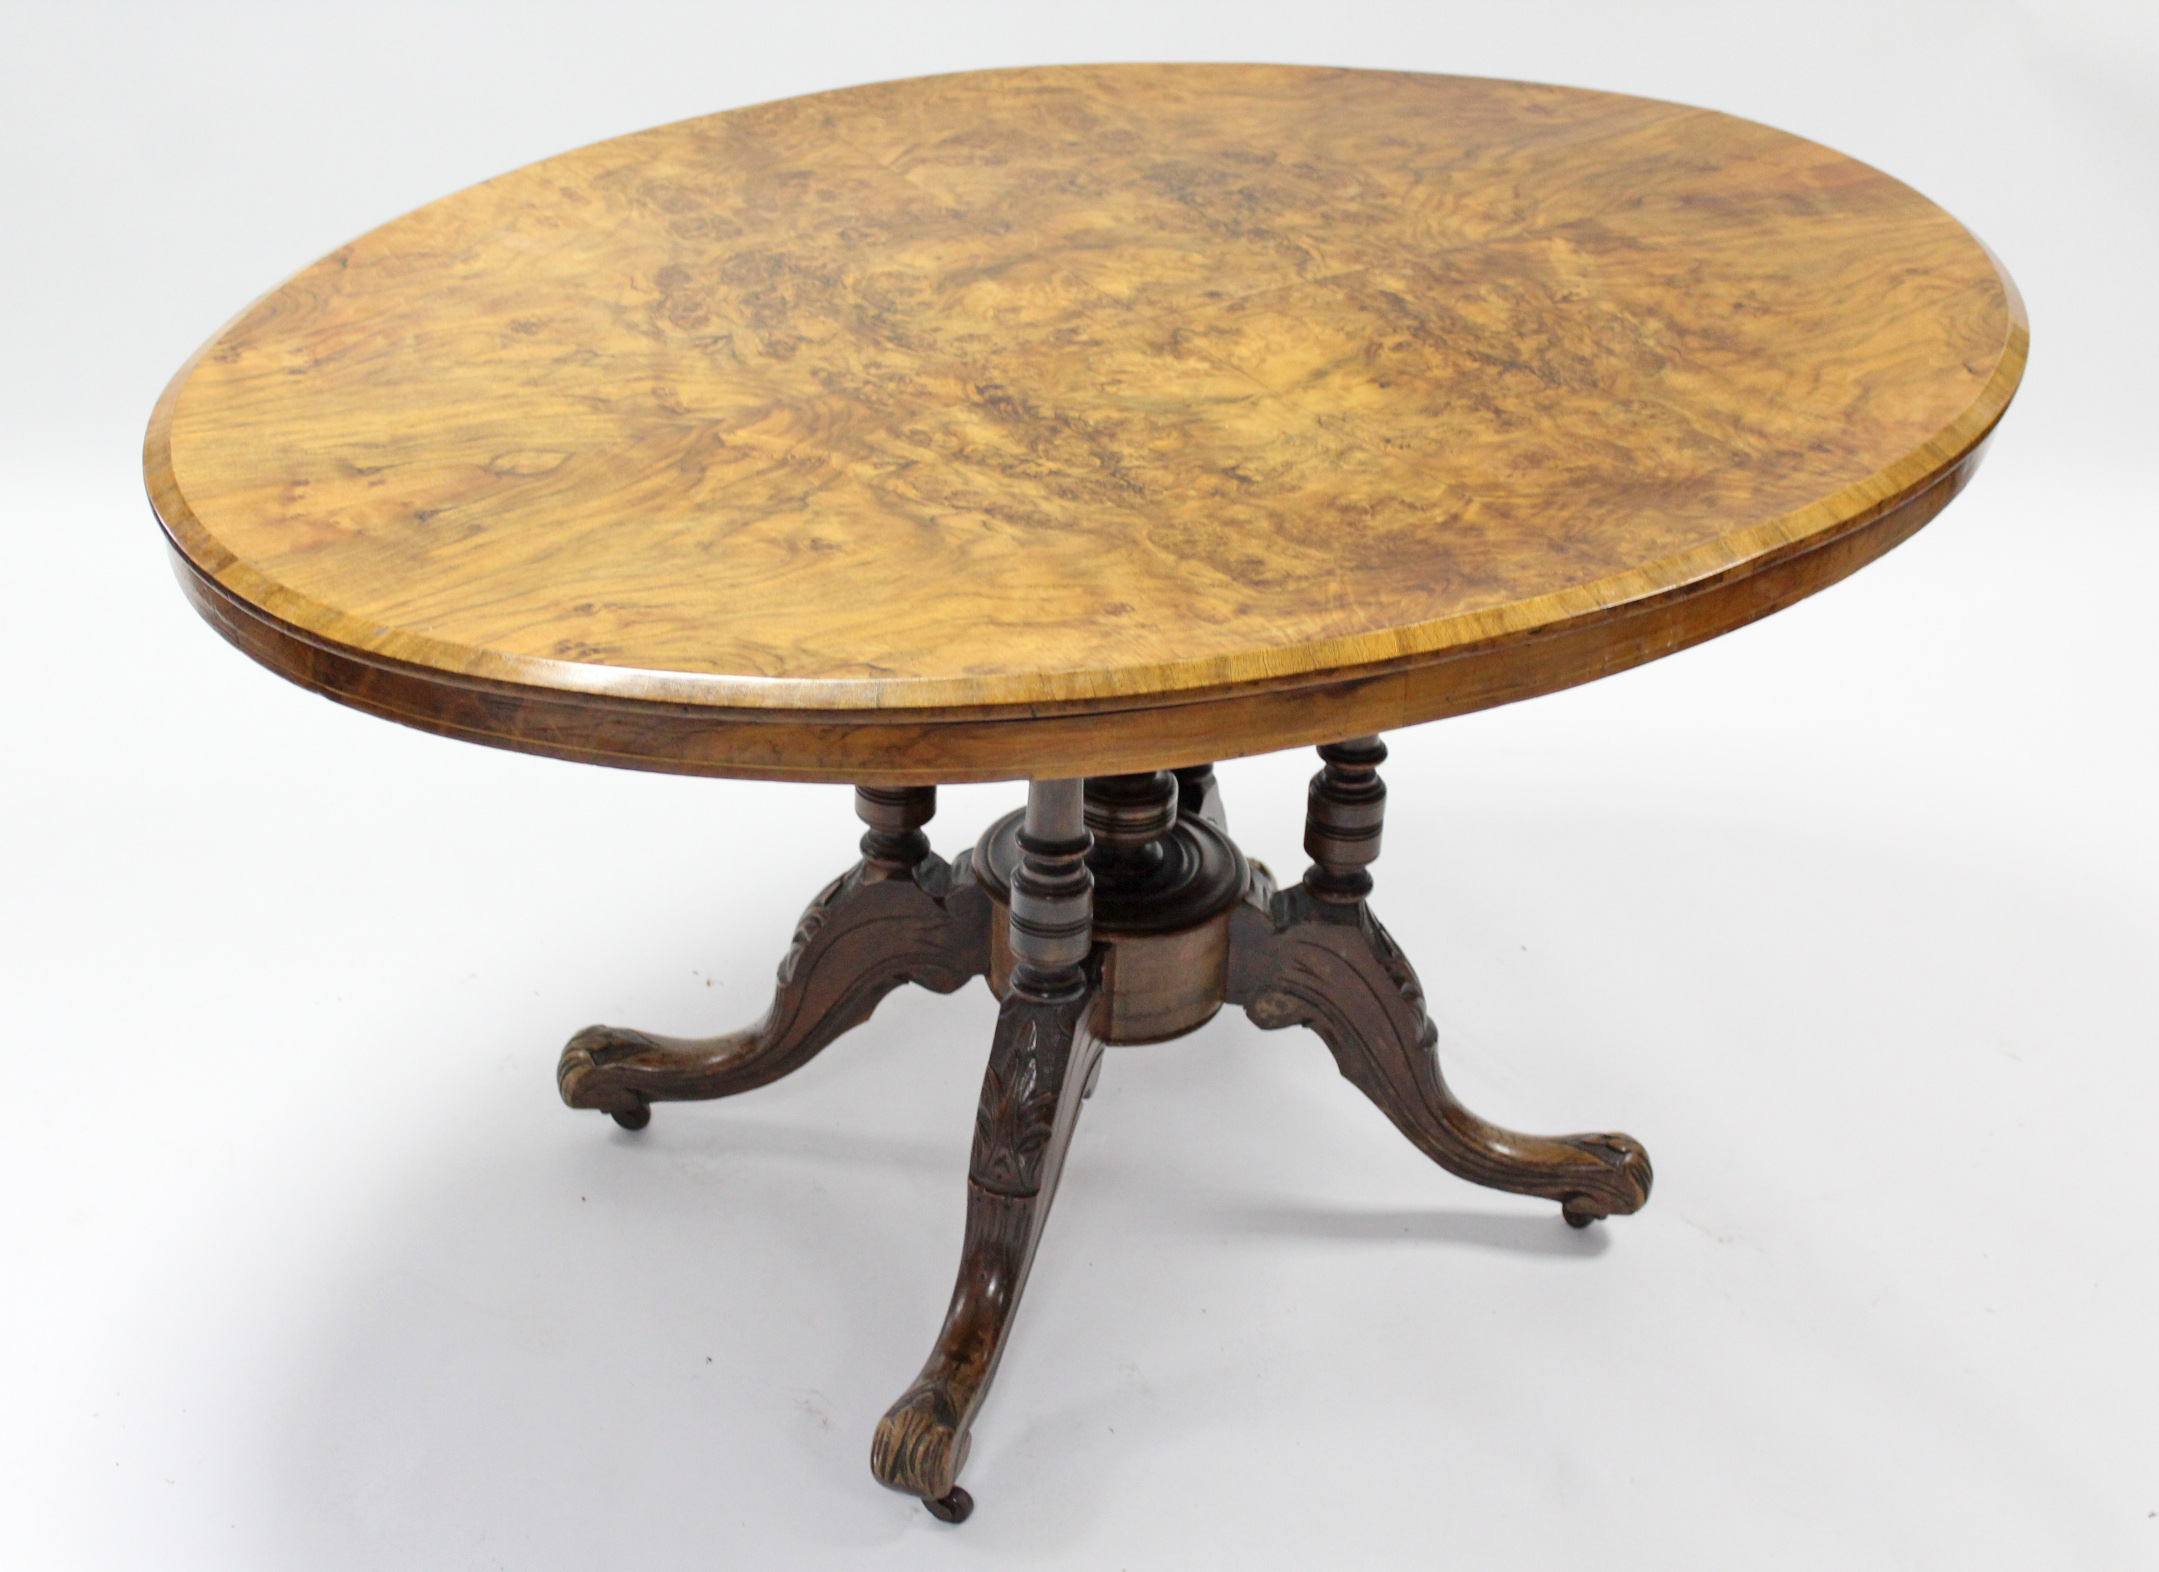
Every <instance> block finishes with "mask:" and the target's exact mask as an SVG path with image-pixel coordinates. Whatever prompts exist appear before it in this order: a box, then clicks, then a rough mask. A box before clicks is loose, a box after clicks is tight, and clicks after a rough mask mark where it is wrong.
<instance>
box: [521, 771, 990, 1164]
mask: <svg viewBox="0 0 2159 1572" xmlns="http://www.w3.org/2000/svg"><path fill="white" fill-rule="evenodd" d="M855 811H856V812H857V813H858V814H860V815H861V817H862V820H863V822H864V823H865V824H867V825H868V826H869V829H868V831H867V832H866V833H865V834H864V835H863V837H862V860H861V861H860V862H859V863H857V864H856V865H855V866H854V867H853V868H851V869H850V870H848V872H846V873H845V874H842V875H841V876H840V877H839V878H837V879H835V880H833V881H832V883H831V884H829V885H827V886H826V887H825V888H824V890H823V891H821V892H820V893H819V894H818V897H817V899H816V900H814V901H812V902H810V905H809V909H808V910H807V911H805V912H804V913H803V914H802V920H801V921H800V922H799V923H797V924H796V925H795V938H794V943H793V945H792V946H791V947H790V948H789V950H788V952H787V956H786V959H784V960H783V961H781V962H780V971H779V985H778V987H777V988H776V989H775V991H774V993H773V998H772V1008H771V1009H770V1010H768V1011H766V1012H765V1017H764V1019H763V1020H761V1021H759V1022H758V1023H757V1024H756V1025H755V1026H752V1027H750V1028H749V1029H747V1030H746V1031H739V1032H730V1033H728V1034H727V1035H725V1036H722V1037H704V1038H682V1037H660V1036H655V1035H652V1034H649V1033H646V1032H637V1031H631V1030H629V1029H627V1028H624V1027H619V1026H588V1027H586V1028H585V1029H584V1030H583V1031H581V1032H579V1033H578V1034H577V1035H576V1036H575V1037H573V1038H571V1039H570V1041H569V1045H568V1046H567V1047H565V1048H564V1049H563V1050H562V1059H561V1062H560V1063H559V1064H558V1065H557V1066H556V1068H555V1080H556V1084H557V1085H559V1086H560V1087H561V1089H562V1100H563V1101H564V1102H566V1103H568V1104H569V1105H570V1106H571V1107H572V1108H596V1109H599V1110H601V1111H603V1112H605V1113H608V1114H612V1115H613V1116H614V1118H615V1122H616V1123H618V1124H620V1125H622V1126H623V1127H625V1128H626V1129H631V1130H638V1129H642V1128H644V1126H645V1125H646V1124H647V1123H649V1122H650V1120H651V1118H652V1110H651V1105H652V1104H653V1103H656V1102H684V1101H692V1100H696V1099H701V1098H708V1097H729V1096H732V1095H733V1094H735V1093H736V1092H746V1091H749V1090H750V1089H751V1088H753V1087H758V1086H763V1085H765V1084H767V1083H768V1082H771V1081H776V1080H778V1079H779V1078H780V1077H781V1076H783V1075H786V1074H788V1073H789V1072H790V1071H793V1070H797V1069H800V1068H801V1067H802V1066H803V1065H805V1064H807V1063H808V1062H809V1061H810V1060H811V1059H812V1058H813V1057H815V1056H816V1055H817V1054H818V1053H819V1052H820V1051H821V1050H822V1049H823V1048H824V1047H825V1046H826V1045H827V1044H829V1043H830V1042H832V1040H833V1039H834V1038H836V1037H838V1036H839V1035H840V1034H841V1033H842V1032H844V1031H846V1030H847V1029H848V1028H850V1027H853V1026H859V1025H860V1024H861V1023H862V1022H864V1021H866V1020H868V1019H869V1017H870V1012H871V1011H873V1010H875V1009H876V1008H877V1002H878V1001H879V1000H880V999H882V998H883V997H884V996H885V995H886V994H888V993H890V992H891V991H892V990H893V989H895V988H897V987H899V986H900V985H901V984H902V983H909V982H914V983H920V984H922V986H924V987H925V988H930V989H934V990H935V991H936V992H938V993H950V992H952V991H953V990H954V989H955V988H958V987H959V986H960V985H961V984H963V983H965V982H966V981H967V980H968V979H969V978H970V977H977V976H980V975H981V974H982V973H983V972H985V971H987V970H988V968H989V911H990V902H989V897H988V896H987V895H985V894H984V893H983V892H982V891H981V889H980V888H978V887H977V885H976V883H975V879H974V871H973V869H972V867H971V866H970V865H969V860H968V858H967V856H966V855H965V854H962V855H961V857H960V859H959V861H958V862H957V863H956V864H954V865H950V866H948V865H947V864H946V863H945V861H944V860H943V859H942V858H940V857H937V856H935V855H934V854H933V853H932V852H931V851H930V843H929V838H928V837H927V836H925V835H924V834H923V833H922V826H923V825H925V824H927V823H928V822H929V820H930V817H931V815H932V814H934V813H935V812H936V811H937V788H936V787H934V786H899V787H880V786H861V787H857V788H856V789H855Z"/></svg>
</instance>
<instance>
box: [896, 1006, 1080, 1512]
mask: <svg viewBox="0 0 2159 1572" xmlns="http://www.w3.org/2000/svg"><path fill="white" fill-rule="evenodd" d="M1094 1000H1095V983H1094V980H1093V978H1092V977H1089V978H1088V979H1087V981H1086V982H1085V983H1084V984H1083V985H1081V986H1079V987H1076V988H1073V989H1070V990H1067V991H1065V992H1063V993H1062V994H1059V995H1055V996H1049V997H1045V996H1043V995H1040V994H1037V993H1034V992H1032V991H1030V990H1027V989H1024V988H1015V989H1014V990H1013V992H1012V993H1011V994H1010V995H1008V996H1007V997H1006V999H1005V1001H1004V1004H1003V1006H1002V1007H1001V1009H1000V1011H999V1013H998V1017H997V1036H996V1039H995V1041H994V1042H993V1043H992V1044H991V1047H990V1063H989V1068H988V1070H987V1071H986V1072H985V1073H984V1075H983V1078H982V1099H981V1103H980V1106H979V1107H978V1109H977V1111H976V1113H975V1140H974V1153H973V1156H972V1157H971V1158H970V1160H969V1162H968V1168H967V1232H966V1238H965V1242H964V1243H963V1244H962V1245H961V1247H960V1267H959V1277H958V1281H957V1282H956V1283H955V1285H954V1287H953V1290H952V1303H951V1306H950V1308H949V1309H947V1310H946V1312H945V1320H944V1326H943V1327H942V1328H941V1329H940V1330H939V1332H938V1334H937V1343H936V1346H935V1348H934V1349H933V1350H932V1352H931V1354H930V1357H929V1362H928V1363H927V1364H925V1365H924V1366H923V1367H922V1373H921V1374H920V1375H919V1376H917V1377H916V1378H915V1381H914V1384H913V1385H911V1386H910V1387H908V1389H907V1390H906V1391H905V1392H904V1393H902V1394H901V1395H900V1398H899V1401H898V1402H896V1403H894V1404H893V1405H892V1407H891V1408H890V1410H888V1411H887V1412H886V1414H885V1416H884V1418H882V1419H880V1420H879V1421H878V1422H877V1435H876V1438H875V1440H874V1442H873V1443H872V1446H871V1450H870V1471H871V1472H872V1473H874V1474H875V1475H876V1476H877V1478H878V1479H879V1480H880V1481H882V1482H883V1483H884V1484H886V1485H889V1486H890V1487H891V1488H892V1489H894V1490H903V1491H907V1492H909V1493H911V1494H913V1495H918V1496H920V1497H922V1499H923V1500H924V1501H925V1502H926V1503H929V1504H930V1506H931V1509H932V1510H933V1511H935V1512H937V1515H938V1516H940V1517H943V1518H944V1519H945V1520H946V1521H948V1522H957V1521H959V1520H960V1519H962V1518H964V1517H965V1516H966V1515H967V1511H968V1510H969V1509H970V1508H971V1506H972V1502H971V1501H969V1500H968V1499H967V1498H966V1497H965V1493H964V1492H960V1493H959V1495H960V1499H959V1500H957V1501H955V1500H954V1499H953V1497H954V1493H955V1486H956V1484H957V1481H958V1477H959V1471H960V1469H961V1468H962V1467H963V1466H965V1464H966V1461H967V1449H968V1436H969V1430H970V1428H971V1426H972V1425H973V1423H974V1418H975V1414H976V1412H977V1411H978V1410H979V1409H980V1408H981V1406H982V1400H983V1398H984V1397H985V1396H987V1395H988V1392H989V1383H990V1380H991V1378H992V1377H993V1376H994V1375H995V1374H996V1373H997V1363H998V1361H999V1360H1000V1359H1001V1358H1002V1357H1003V1356H1004V1350H1005V1344H1006V1341H1007V1339H1008V1336H1009V1334H1010V1332H1011V1327H1012V1317H1013V1314H1014V1312H1015V1311H1016V1310H1017V1309H1018V1306H1019V1299H1020V1294H1021V1292H1022V1291H1023V1290H1024V1289H1025V1288H1026V1286H1027V1276H1028V1273H1029V1271H1030V1270H1031V1269H1032V1268H1033V1265H1034V1255H1035V1247H1036V1245H1037V1244H1039V1243H1040V1241H1041V1238H1042V1225H1043V1223H1044V1222H1045V1221H1046V1220H1047V1218H1048V1216H1049V1208H1050V1201H1051V1199H1052V1198H1053V1197H1054V1195H1055V1194H1056V1190H1057V1180H1058V1178H1059V1176H1060V1175H1061V1174H1062V1173H1063V1171H1064V1160H1065V1153H1066V1151H1067V1150H1068V1149H1069V1147H1070V1146H1071V1142H1072V1131H1073V1128H1074V1126H1075V1125H1076V1124H1077V1122H1078V1119H1079V1109H1080V1104H1081V1102H1082V1101H1083V1100H1084V1095H1085V1091H1086V1089H1087V1086H1088V1083H1089V1082H1090V1080H1091V1079H1092V1077H1093V1074H1094V1071H1095V1069H1096V1067H1097V1064H1098V1062H1099V1060H1100V1058H1101V1054H1102V1043H1101V1040H1100V1039H1099V1038H1097V1037H1095V1036H1094V1034H1093V1033H1092V1032H1091V1031H1090V1030H1089V1028H1088V1021H1089V1019H1090V1017H1091V1016H1092V1015H1093V1013H1094Z"/></svg>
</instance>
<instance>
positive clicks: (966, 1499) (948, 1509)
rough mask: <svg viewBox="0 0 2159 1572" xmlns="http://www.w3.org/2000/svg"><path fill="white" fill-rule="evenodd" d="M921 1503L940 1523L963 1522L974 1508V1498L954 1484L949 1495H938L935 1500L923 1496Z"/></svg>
mask: <svg viewBox="0 0 2159 1572" xmlns="http://www.w3.org/2000/svg"><path fill="white" fill-rule="evenodd" d="M922 1504H923V1505H924V1506H926V1507H928V1508H929V1509H930V1516H931V1517H934V1518H935V1519H937V1521H938V1522H940V1523H964V1522H966V1521H967V1517H968V1514H969V1513H971V1512H973V1511H974V1509H975V1498H974V1497H973V1496H971V1495H969V1494H968V1493H967V1492H966V1491H964V1490H962V1489H961V1488H960V1487H959V1486H958V1485H954V1486H953V1487H952V1494H950V1495H949V1496H939V1497H937V1498H936V1499H935V1500H931V1499H929V1498H928V1497H924V1498H923V1502H922Z"/></svg>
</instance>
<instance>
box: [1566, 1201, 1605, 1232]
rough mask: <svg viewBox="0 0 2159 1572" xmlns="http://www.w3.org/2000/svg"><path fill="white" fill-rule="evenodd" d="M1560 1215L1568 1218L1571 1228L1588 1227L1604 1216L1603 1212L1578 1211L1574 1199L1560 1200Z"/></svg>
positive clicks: (1568, 1224)
mask: <svg viewBox="0 0 2159 1572" xmlns="http://www.w3.org/2000/svg"><path fill="white" fill-rule="evenodd" d="M1559 1215H1560V1216H1561V1217H1564V1218H1565V1219H1566V1220H1567V1226H1568V1227H1569V1228H1587V1227H1588V1226H1589V1225H1590V1224H1591V1223H1594V1222H1596V1221H1598V1220H1599V1219H1601V1218H1602V1217H1603V1216H1604V1214H1603V1213H1602V1212H1584V1211H1578V1210H1576V1208H1575V1204H1574V1203H1573V1202H1572V1201H1562V1202H1560V1204H1559Z"/></svg>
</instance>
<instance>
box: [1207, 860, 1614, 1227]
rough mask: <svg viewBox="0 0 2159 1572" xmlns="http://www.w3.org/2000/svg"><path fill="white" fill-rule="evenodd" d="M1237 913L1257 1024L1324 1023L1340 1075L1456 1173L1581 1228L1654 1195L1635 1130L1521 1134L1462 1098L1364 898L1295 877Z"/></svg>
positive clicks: (1238, 963)
mask: <svg viewBox="0 0 2159 1572" xmlns="http://www.w3.org/2000/svg"><path fill="white" fill-rule="evenodd" d="M1240 915H1241V917H1242V918H1243V921H1242V923H1241V926H1240V927H1238V928H1234V929H1233V930H1232V934H1233V943H1235V944H1238V945H1241V947H1242V953H1241V954H1240V953H1238V952H1237V951H1236V950H1234V949H1233V952H1232V975H1233V978H1235V979H1236V980H1237V984H1238V989H1237V997H1238V998H1239V1001H1240V1002H1241V1003H1243V1005H1244V1007H1245V1012H1246V1014H1247V1015H1249V1016H1250V1017H1251V1019H1252V1021H1253V1022H1254V1024H1256V1025H1258V1026H1260V1027H1263V1028H1268V1029H1272V1028H1276V1027H1283V1026H1300V1025H1301V1026H1309V1027H1311V1028H1312V1029H1313V1030H1314V1031H1316V1032H1318V1033H1319V1035H1320V1038H1321V1040H1322V1041H1324V1042H1325V1043H1326V1044H1327V1046H1328V1048H1329V1049H1330V1050H1331V1051H1332V1052H1333V1054H1334V1058H1335V1063H1336V1065H1337V1067H1338V1068H1339V1069H1340V1070H1341V1072H1342V1074H1343V1076H1344V1077H1346V1078H1347V1079H1348V1080H1349V1081H1350V1082H1351V1083H1352V1084H1353V1085H1355V1086H1356V1087H1357V1089H1358V1090H1359V1091H1361V1092H1363V1093H1364V1094H1365V1095H1366V1096H1367V1097H1369V1098H1371V1099H1372V1101H1373V1102H1374V1103H1376V1104H1377V1105H1378V1106H1379V1108H1380V1110H1381V1111H1382V1112H1383V1113H1385V1114H1386V1115H1387V1117H1388V1118H1389V1119H1391V1120H1393V1121H1394V1123H1395V1126H1396V1127H1397V1128H1398V1129H1400V1130H1401V1132H1402V1133H1403V1134H1404V1135H1406V1136H1408V1137H1409V1138H1410V1140H1411V1141H1413V1142H1415V1143H1416V1145H1417V1147H1418V1148H1419V1149H1420V1150H1422V1151H1423V1152H1424V1153H1425V1155H1426V1156H1428V1157H1430V1158H1431V1159H1432V1160H1433V1161H1434V1162H1436V1163H1438V1164H1439V1165H1440V1166H1441V1167H1443V1168H1445V1169H1446V1170H1448V1172H1450V1173H1454V1174H1459V1175H1460V1176H1461V1177H1462V1178H1464V1179H1468V1180H1471V1181H1473V1182H1474V1183H1477V1184H1482V1185H1489V1186H1490V1187H1492V1188H1493V1189H1495V1190H1512V1191H1515V1192H1517V1193H1519V1194H1523V1195H1536V1196H1543V1197H1546V1198H1547V1199H1550V1200H1553V1201H1557V1202H1559V1203H1560V1210H1561V1214H1562V1215H1563V1216H1564V1217H1565V1218H1566V1220H1567V1221H1568V1222H1569V1223H1570V1224H1572V1225H1573V1226H1574V1227H1576V1228H1586V1227H1587V1226H1588V1225H1589V1224H1590V1223H1592V1222H1595V1221H1597V1220H1598V1219H1600V1218H1605V1217H1615V1216H1620V1215H1623V1214H1625V1213H1628V1212H1635V1211H1639V1210H1640V1209H1641V1207H1642V1205H1643V1203H1644V1202H1646V1201H1647V1200H1648V1199H1649V1190H1650V1185H1651V1183H1652V1180H1653V1178H1654V1175H1653V1174H1652V1171H1651V1169H1650V1166H1649V1154H1648V1153H1647V1152H1645V1151H1644V1150H1643V1149H1642V1145H1641V1143H1640V1142H1639V1141H1636V1140H1635V1139H1634V1138H1633V1137H1631V1136H1626V1135H1617V1134H1597V1135H1566V1136H1540V1135H1523V1134H1520V1133H1518V1132H1516V1131H1513V1130H1508V1129H1504V1128H1502V1127H1501V1126H1499V1125H1496V1124H1493V1123H1492V1122H1491V1121H1490V1120H1487V1119H1481V1118H1479V1117H1478V1116H1477V1115H1476V1114H1474V1113H1472V1112H1470V1111H1469V1109H1467V1108H1465V1107H1464V1106H1463V1105H1462V1104H1461V1103H1460V1102H1459V1101H1458V1100H1457V1099H1456V1098H1455V1096H1454V1093H1453V1092H1452V1091H1451V1090H1450V1089H1449V1088H1448V1086H1447V1081H1446V1077H1445V1076H1444V1075H1442V1074H1441V1073H1440V1067H1439V1054H1438V1038H1439V1034H1438V1031H1437V1030H1436V1029H1435V1028H1434V1027H1433V1025H1432V1023H1431V1021H1430V1019H1429V1018H1428V1017H1427V1016H1426V1014H1425V1010H1424V990H1423V988H1422V987H1421V986H1420V985H1419V983H1418V981H1417V975H1416V973H1415V972H1414V971H1413V970H1411V968H1410V965H1409V962H1408V961H1407V960H1406V959H1405V958H1404V957H1403V955H1402V953H1401V951H1400V950H1399V949H1397V948H1396V946H1395V943H1394V940H1393V938H1392V937H1391V936H1390V935H1389V934H1388V933H1387V930H1386V929H1385V928H1383V927H1381V926H1380V924H1379V922H1378V920H1377V919H1376V918H1374V917H1373V916H1372V914H1371V912H1370V910H1369V909H1368V908H1367V907H1366V906H1365V904H1364V903H1363V902H1362V901H1361V900H1358V901H1353V902H1344V901H1340V900H1327V899H1322V898H1320V897H1318V896H1317V895H1315V894H1314V892H1313V891H1312V890H1311V888H1310V887H1309V886H1308V885H1298V886H1296V887H1294V888H1292V889H1289V890H1285V891H1283V892H1282V893H1281V894H1280V895H1278V896H1276V897H1275V898H1274V901H1273V903H1272V907H1271V910H1270V911H1269V912H1268V914H1267V915H1266V917H1265V919H1264V920H1263V919H1261V917H1260V916H1259V914H1258V913H1257V912H1256V911H1255V912H1252V913H1249V914H1240Z"/></svg>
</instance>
